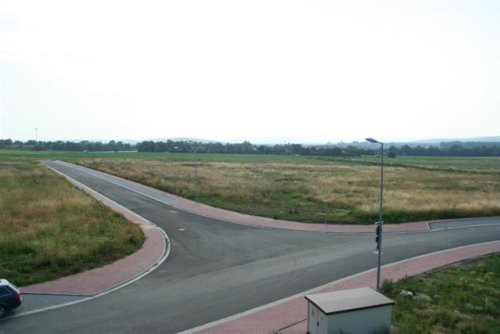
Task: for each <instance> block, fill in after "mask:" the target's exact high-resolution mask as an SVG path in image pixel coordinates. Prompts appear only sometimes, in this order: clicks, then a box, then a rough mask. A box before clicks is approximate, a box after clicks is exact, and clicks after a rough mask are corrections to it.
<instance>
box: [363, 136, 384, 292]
mask: <svg viewBox="0 0 500 334" xmlns="http://www.w3.org/2000/svg"><path fill="white" fill-rule="evenodd" d="M366 140H367V141H369V142H370V143H374V144H380V206H379V209H378V223H377V228H376V234H377V237H376V240H377V250H378V261H377V290H378V289H380V264H381V262H382V226H383V224H384V222H383V220H382V209H383V205H384V143H382V142H380V141H378V140H376V139H373V138H366Z"/></svg>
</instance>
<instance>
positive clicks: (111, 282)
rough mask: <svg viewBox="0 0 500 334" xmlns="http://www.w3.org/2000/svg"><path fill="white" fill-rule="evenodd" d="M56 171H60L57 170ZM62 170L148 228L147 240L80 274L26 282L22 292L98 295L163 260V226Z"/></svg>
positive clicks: (87, 189)
mask: <svg viewBox="0 0 500 334" xmlns="http://www.w3.org/2000/svg"><path fill="white" fill-rule="evenodd" d="M52 170H54V169H52ZM54 171H55V172H57V173H59V172H58V171H57V170H54ZM59 174H61V175H63V176H64V177H66V178H67V179H68V180H69V181H70V182H72V183H73V184H75V185H76V186H77V187H78V188H80V189H82V190H84V191H85V192H87V193H89V194H90V195H91V196H93V197H94V198H96V199H97V200H98V201H100V202H102V203H103V204H104V205H106V206H108V207H110V208H111V209H112V210H114V211H116V212H119V213H121V214H123V215H124V216H125V218H126V219H128V220H130V221H131V222H133V223H135V224H138V225H139V226H140V227H141V229H142V231H143V232H144V235H145V237H146V240H145V241H144V244H143V246H142V248H141V249H139V250H138V251H137V252H135V253H134V254H131V255H129V256H127V257H125V258H123V259H121V260H118V261H116V262H114V263H112V264H109V265H106V266H103V267H100V268H96V269H92V270H89V271H86V272H83V273H80V274H76V275H72V276H67V277H63V278H60V279H57V280H54V281H50V282H47V283H41V284H35V285H30V286H25V287H22V288H21V290H22V292H27V293H50V294H70V295H95V294H98V293H101V292H104V291H106V290H109V289H111V288H113V287H115V286H118V285H120V284H123V283H125V282H127V281H129V280H131V279H133V278H135V277H137V276H139V275H140V274H142V273H144V272H145V271H147V270H148V269H149V268H151V267H152V266H153V265H155V264H156V263H157V262H158V261H160V259H161V258H162V257H163V255H164V254H165V250H166V241H165V237H164V235H163V233H162V232H161V231H160V229H159V227H156V226H155V225H153V224H151V223H150V222H148V221H147V220H145V219H144V218H142V217H141V216H139V215H137V214H135V213H133V212H132V211H130V210H128V209H126V208H124V207H122V206H120V205H118V204H117V203H115V202H113V201H111V200H110V199H108V198H106V197H104V196H102V195H101V194H99V193H97V192H95V191H94V190H92V189H90V188H88V187H87V186H85V185H83V184H81V183H80V182H78V181H75V180H73V179H71V178H69V177H67V176H66V175H64V174H62V173H59Z"/></svg>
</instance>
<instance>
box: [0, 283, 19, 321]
mask: <svg viewBox="0 0 500 334" xmlns="http://www.w3.org/2000/svg"><path fill="white" fill-rule="evenodd" d="M22 302H23V297H22V296H21V292H20V291H19V289H18V288H17V287H16V286H15V285H14V284H12V283H10V282H9V281H7V280H6V279H1V278H0V318H2V317H3V316H4V315H5V313H7V312H8V311H10V310H12V309H15V308H16V307H19V306H20V305H21V303H22Z"/></svg>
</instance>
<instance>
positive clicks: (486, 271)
mask: <svg viewBox="0 0 500 334" xmlns="http://www.w3.org/2000/svg"><path fill="white" fill-rule="evenodd" d="M499 282H500V255H498V254H497V255H493V256H491V257H488V258H486V259H482V260H476V261H472V262H468V263H461V264H459V265H453V266H449V267H446V268H442V269H439V270H437V271H434V272H431V273H427V274H423V275H419V276H415V277H408V278H406V279H403V280H401V281H399V282H396V283H392V282H387V281H384V283H383V285H382V292H383V293H384V294H385V295H386V296H388V297H389V298H391V299H393V300H394V301H395V302H396V304H395V306H394V308H393V313H392V314H393V324H394V325H395V326H396V328H397V333H421V334H427V333H429V334H430V333H474V334H480V333H491V334H493V333H500V285H499ZM402 290H406V291H411V292H412V293H413V296H403V295H401V294H400V292H401V291H402Z"/></svg>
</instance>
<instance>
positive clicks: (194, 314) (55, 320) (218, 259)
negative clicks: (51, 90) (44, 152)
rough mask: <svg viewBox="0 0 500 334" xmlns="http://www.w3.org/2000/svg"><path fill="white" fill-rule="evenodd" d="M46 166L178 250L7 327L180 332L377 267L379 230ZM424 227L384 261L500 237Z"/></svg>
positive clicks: (471, 229) (486, 230)
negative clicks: (109, 285)
mask: <svg viewBox="0 0 500 334" xmlns="http://www.w3.org/2000/svg"><path fill="white" fill-rule="evenodd" d="M47 165H49V166H51V167H52V168H55V169H57V170H59V171H60V172H61V173H64V174H66V175H68V176H69V177H71V178H74V179H75V180H77V181H78V182H81V183H82V184H84V185H86V186H87V187H89V188H91V189H93V190H94V191H96V192H98V193H100V194H102V195H104V196H106V197H107V198H110V199H111V200H112V201H114V202H116V203H118V204H119V205H121V206H124V207H125V208H127V209H129V210H131V211H133V212H134V213H136V214H138V215H140V216H142V217H144V218H145V219H146V220H148V221H150V222H152V223H154V224H155V225H156V226H158V227H160V228H161V229H163V230H164V231H165V232H166V233H167V234H168V236H169V239H170V246H171V253H170V255H169V257H168V258H167V259H166V260H165V261H164V262H163V263H161V264H160V265H159V266H158V267H157V268H156V270H154V271H153V272H151V273H149V274H148V275H147V276H145V277H143V278H142V279H140V280H137V281H135V282H133V283H131V284H128V285H126V286H124V287H122V288H120V289H118V290H116V291H114V292H112V293H108V294H106V295H104V296H101V297H98V298H91V299H88V300H86V301H85V302H82V303H76V304H73V305H71V306H67V307H63V308H57V309H52V310H48V311H45V312H41V313H36V314H31V315H29V316H24V317H12V318H10V319H5V320H3V321H2V322H0V333H2V331H3V330H5V331H6V333H11V332H37V333H68V332H71V333H91V332H92V333H96V332H98V333H101V332H106V333H129V332H130V333H132V332H134V333H135V332H139V331H142V332H148V333H149V332H151V333H156V332H158V333H177V332H181V331H184V330H189V329H191V328H193V327H197V326H201V325H204V324H206V323H209V322H213V321H216V320H219V319H222V318H225V317H229V316H233V315H235V314H238V313H241V312H245V311H247V310H250V309H253V308H256V307H259V306H261V305H265V304H268V303H271V302H275V301H277V300H280V299H283V298H286V297H289V296H291V295H295V294H298V293H300V292H303V291H307V290H310V289H312V288H315V287H317V286H321V285H324V284H327V283H329V282H332V281H335V280H338V279H341V278H343V277H346V276H349V275H354V274H357V273H359V272H363V271H366V270H368V269H372V268H373V267H374V266H375V262H376V261H375V260H376V256H375V255H374V254H373V250H374V245H375V244H374V238H373V234H371V233H350V232H346V233H324V232H320V231H307V230H297V229H295V230H285V229H282V228H281V227H280V226H277V227H275V226H265V227H266V228H262V227H258V226H255V224H248V225H246V224H244V222H243V223H241V222H240V223H239V224H234V223H231V222H228V221H227V220H234V219H226V220H221V219H215V218H211V217H210V216H212V217H213V216H214V214H213V212H211V214H210V215H209V214H204V215H199V214H195V213H192V212H187V211H185V210H182V207H181V205H180V204H179V203H182V201H181V200H179V199H178V198H176V197H175V196H171V195H169V194H165V193H163V192H160V191H157V190H154V189H151V188H148V187H144V186H141V185H138V184H135V183H130V181H126V180H123V179H120V178H117V177H112V176H108V175H107V174H103V173H99V172H95V171H92V170H88V169H86V168H83V167H75V166H74V165H69V164H66V163H60V162H55V161H49V162H47ZM190 205H191V204H190ZM191 207H192V206H191ZM189 211H193V210H189ZM232 217H233V218H234V217H238V215H236V216H232ZM243 218H244V217H243ZM245 219H246V218H245ZM243 220H244V219H243ZM294 226H295V225H294ZM415 226H416V225H415ZM419 226H420V227H419V228H418V229H417V228H412V229H410V230H411V231H412V232H405V233H388V234H387V235H386V236H384V254H383V255H384V256H383V260H384V263H385V264H387V263H392V262H396V261H401V260H404V259H407V258H411V257H415V256H419V255H423V254H427V253H431V252H436V251H441V250H445V249H449V248H455V247H460V246H465V245H470V244H476V243H483V242H488V241H495V240H499V239H500V224H498V218H493V219H489V220H484V219H483V220H480V222H479V223H477V221H476V220H470V221H469V223H468V224H465V223H461V226H460V227H461V228H460V229H450V228H449V227H448V226H447V227H446V228H442V226H441V227H440V228H439V230H436V231H432V230H429V229H428V228H422V227H421V226H422V224H420V225H419ZM423 226H427V224H424V225H423ZM269 227H273V228H269ZM332 232H334V231H332ZM394 232H396V231H394ZM400 232H402V231H400ZM41 324H43V325H41Z"/></svg>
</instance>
